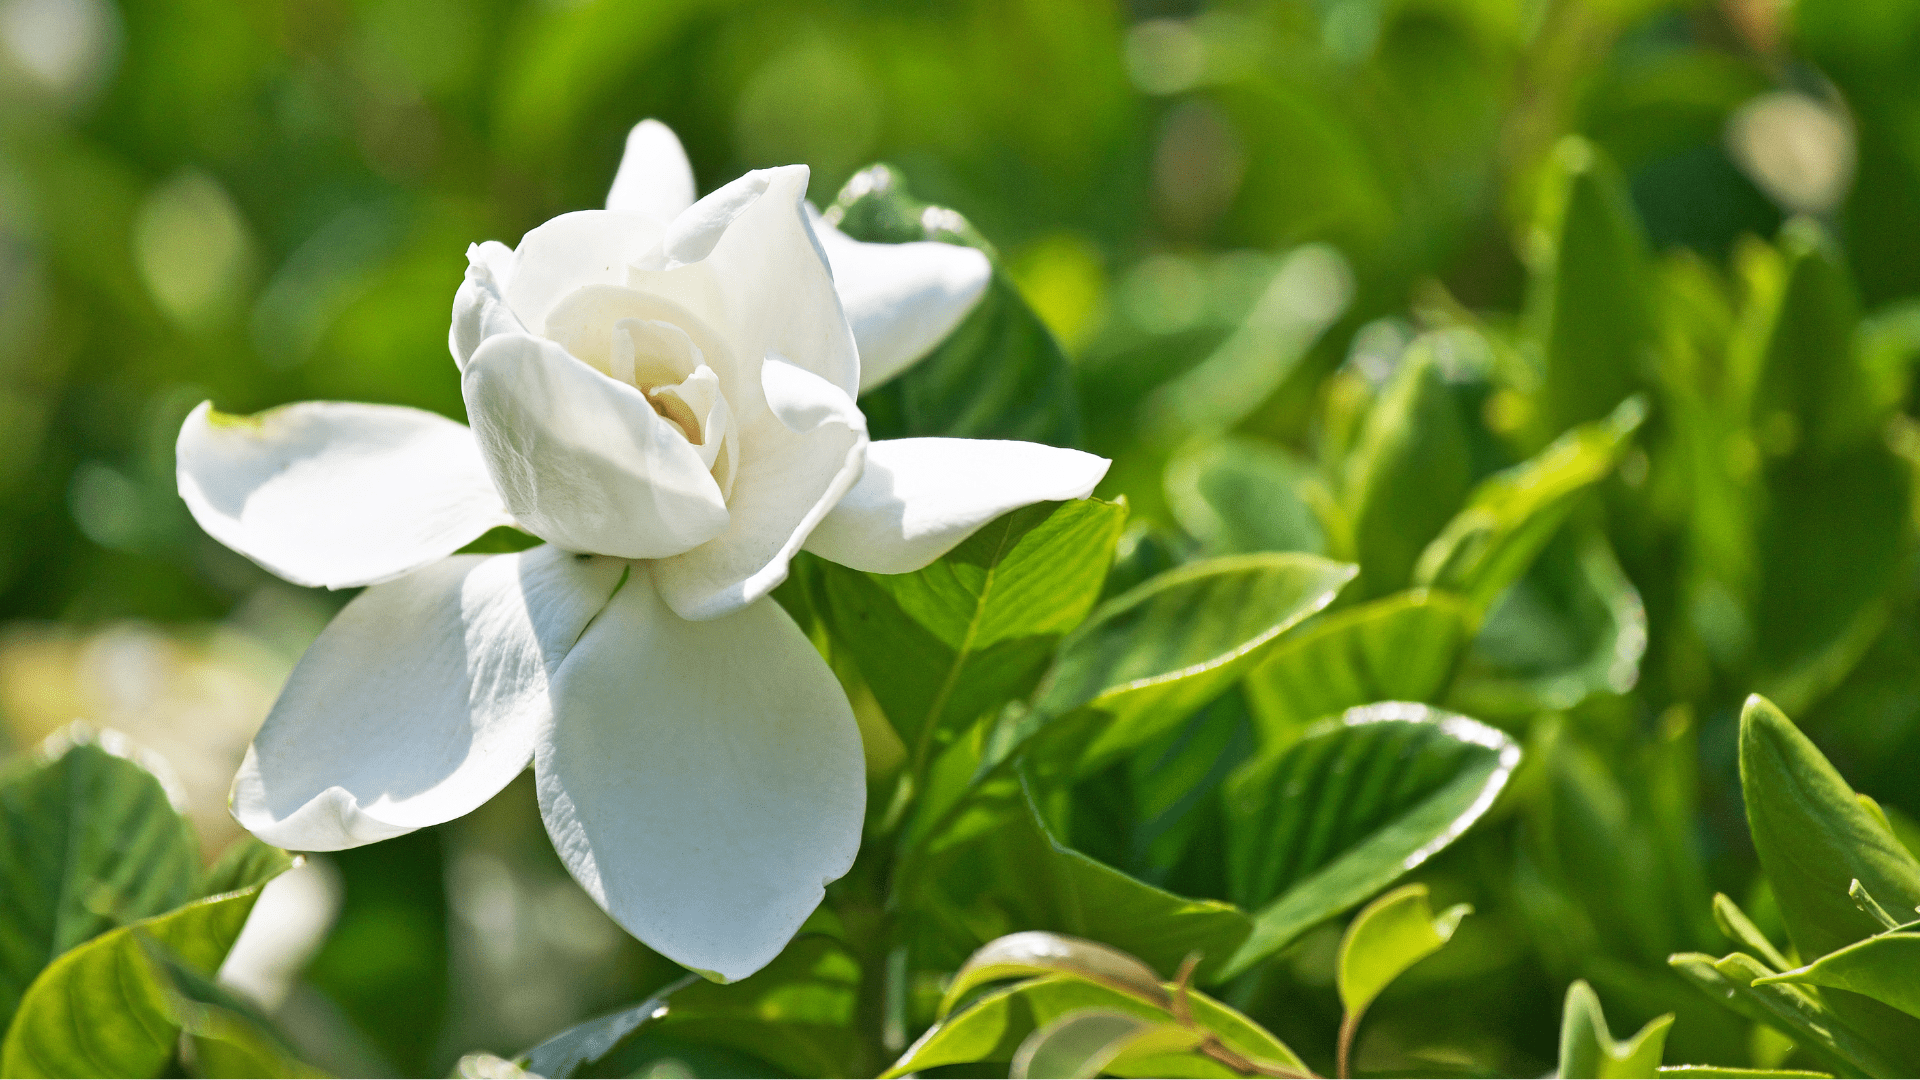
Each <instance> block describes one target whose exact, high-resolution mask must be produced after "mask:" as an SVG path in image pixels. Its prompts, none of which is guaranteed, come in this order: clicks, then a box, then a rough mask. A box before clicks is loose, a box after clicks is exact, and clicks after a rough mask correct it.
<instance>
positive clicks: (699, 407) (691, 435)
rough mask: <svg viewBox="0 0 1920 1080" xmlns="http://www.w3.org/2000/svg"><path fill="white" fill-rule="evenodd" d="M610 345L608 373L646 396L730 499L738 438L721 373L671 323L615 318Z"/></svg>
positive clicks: (737, 452) (648, 401) (736, 458)
mask: <svg viewBox="0 0 1920 1080" xmlns="http://www.w3.org/2000/svg"><path fill="white" fill-rule="evenodd" d="M611 344H612V347H611V349H610V350H609V351H608V354H607V374H609V375H611V376H613V377H614V378H616V379H619V380H620V381H621V382H624V383H627V384H629V385H631V386H633V387H634V388H635V389H637V390H639V391H640V392H641V393H642V394H644V395H645V396H646V399H647V404H649V405H651V406H653V411H654V412H655V413H657V414H659V416H660V418H661V419H663V420H665V421H666V422H667V423H669V424H672V425H673V426H674V428H675V430H677V431H679V432H680V434H681V435H683V436H685V437H686V440H687V442H688V443H689V444H690V445H692V446H693V448H694V449H695V450H696V451H698V452H699V454H700V460H701V461H703V462H705V463H706V466H707V468H708V469H709V470H711V471H712V473H713V478H714V480H715V481H717V482H718V483H719V485H720V492H721V495H722V496H723V497H730V496H731V495H732V494H733V477H734V471H735V467H736V466H737V464H738V461H739V441H740V437H739V434H738V433H737V432H735V431H734V430H733V410H732V409H730V408H729V407H728V405H727V399H726V398H725V397H724V396H722V395H721V393H720V377H719V376H718V375H716V374H714V371H713V369H712V368H710V367H708V366H707V365H706V363H705V359H706V358H705V357H704V356H702V355H701V352H700V348H699V346H697V345H695V344H694V343H693V339H692V338H690V337H688V336H687V332H686V331H684V330H682V329H680V328H679V327H678V326H675V325H674V324H672V323H670V322H663V321H660V320H657V319H633V318H627V319H618V320H615V322H614V324H613V341H612V343H611Z"/></svg>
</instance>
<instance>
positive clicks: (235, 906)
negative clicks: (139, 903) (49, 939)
mask: <svg viewBox="0 0 1920 1080" xmlns="http://www.w3.org/2000/svg"><path fill="white" fill-rule="evenodd" d="M264 884H265V883H264V882H262V883H258V884H254V885H250V886H248V887H246V888H244V889H241V890H239V891H238V892H232V893H227V894H224V895H222V896H216V897H212V898H209V899H206V900H196V901H194V902H193V903H190V904H188V905H186V906H185V907H181V908H178V909H176V910H174V911H170V912H168V913H167V914H165V915H155V916H152V917H150V918H146V919H142V920H140V921H139V922H136V923H133V924H131V925H128V926H122V927H118V928H116V929H113V930H109V931H107V932H106V933H104V934H102V935H100V936H99V937H96V938H93V939H92V940H90V941H88V942H86V943H85V944H82V945H80V946H79V947H77V948H74V949H72V950H70V951H68V952H67V953H65V954H63V955H62V956H61V957H60V958H59V959H57V960H55V961H54V962H53V963H52V964H51V965H49V966H48V967H47V969H46V970H45V971H42V972H41V973H40V976H39V977H38V978H36V979H35V980H34V981H33V984H32V985H31V986H29V987H28V988H27V992H26V995H25V996H24V997H23V998H22V999H21V1002H20V1011H19V1012H17V1013H16V1014H14V1018H13V1025H12V1027H10V1028H9V1029H8V1030H7V1038H6V1043H5V1045H4V1047H0V1072H4V1073H5V1075H7V1076H152V1075H154V1074H156V1073H158V1072H159V1071H160V1069H161V1067H162V1066H164V1065H165V1064H166V1063H167V1060H168V1059H169V1058H170V1057H172V1056H173V1049H174V1043H175V1041H176V1040H177V1039H178V1037H179V1034H180V1025H179V1022H178V1019H177V1018H176V1015H175V1013H174V1011H173V1003H172V1001H171V1000H170V999H169V997H168V992H167V991H168V988H167V987H166V986H165V985H163V984H162V983H161V982H160V981H159V979H158V977H157V975H156V973H155V971H154V969H153V967H152V965H151V963H150V962H149V960H148V958H147V955H146V950H145V947H144V946H143V945H142V939H143V938H151V939H152V940H153V941H154V942H156V943H158V944H159V945H161V946H164V947H165V948H166V949H167V950H168V951H169V952H170V953H172V954H173V955H174V956H176V957H178V958H179V960H180V961H181V962H182V963H183V964H185V965H186V966H187V967H189V968H191V969H192V970H195V971H199V972H202V973H211V972H213V971H216V970H218V969H219V967H220V963H221V961H222V960H224V959H226V955H227V950H228V949H230V948H232V947H233V942H234V939H235V938H237V937H239V936H240V928H241V927H242V926H244V925H246V921H247V916H248V914H250V913H251V912H252V911H253V905H254V902H255V901H256V900H258V899H259V897H260V890H261V888H263V887H264Z"/></svg>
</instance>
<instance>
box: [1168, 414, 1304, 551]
mask: <svg viewBox="0 0 1920 1080" xmlns="http://www.w3.org/2000/svg"><path fill="white" fill-rule="evenodd" d="M1319 483H1320V481H1319V479H1318V477H1317V476H1316V475H1315V473H1314V471H1313V470H1312V469H1311V468H1310V467H1309V466H1307V465H1306V464H1305V463H1303V462H1301V461H1299V460H1297V459H1295V458H1294V457H1293V455H1291V454H1289V453H1287V452H1286V451H1284V450H1282V449H1280V448H1279V447H1277V446H1274V445H1273V444H1271V443H1266V442H1261V441H1258V440H1254V439H1247V438H1238V437H1233V436H1228V437H1225V438H1222V439H1220V440H1218V441H1216V442H1211V443H1203V444H1200V445H1197V446H1194V447H1192V448H1190V449H1188V450H1185V451H1183V452H1182V453H1181V454H1180V455H1178V456H1177V457H1175V458H1174V459H1173V461H1171V462H1169V463H1168V465H1167V473H1166V488H1167V504H1168V505H1169V506H1170V507H1172V508H1173V515H1174V518H1175V519H1176V520H1178V521H1179V522H1180V527H1181V528H1183V529H1185V530H1187V532H1189V533H1191V534H1193V536H1194V537H1196V538H1197V539H1199V541H1200V543H1201V544H1202V545H1203V547H1204V548H1205V549H1206V551H1207V552H1208V553H1209V554H1214V555H1227V554H1233V553H1237V552H1246V551H1306V552H1312V553H1314V554H1324V553H1325V552H1326V547H1327V538H1326V532H1325V530H1324V529H1323V528H1322V527H1321V524H1320V518H1319V515H1318V514H1316V513H1315V512H1314V509H1313V506H1312V505H1311V504H1310V503H1309V502H1308V500H1307V498H1306V497H1305V496H1303V494H1302V492H1303V490H1306V489H1307V487H1308V486H1309V485H1319Z"/></svg>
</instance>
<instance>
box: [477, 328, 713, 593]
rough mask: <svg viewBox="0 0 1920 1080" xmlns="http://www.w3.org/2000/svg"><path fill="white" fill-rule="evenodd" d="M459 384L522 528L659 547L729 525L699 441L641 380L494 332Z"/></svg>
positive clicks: (591, 546)
mask: <svg viewBox="0 0 1920 1080" xmlns="http://www.w3.org/2000/svg"><path fill="white" fill-rule="evenodd" d="M460 388H461V391H462V393H463V394H464V395H465V396H466V399H467V415H468V418H469V419H471V420H472V421H473V429H474V434H475V435H476V436H477V437H478V438H479V442H480V448H481V450H482V451H483V452H484V454H485V456H486V462H487V467H488V469H489V470H490V471H491V472H492V474H493V480H494V483H495V485H497V486H498V488H499V490H500V494H501V497H502V498H504V499H505V500H506V504H507V506H508V508H509V509H511V510H512V512H513V516H514V518H515V519H516V520H517V521H518V522H519V524H520V526H521V528H524V529H526V530H527V531H528V532H531V533H533V534H534V535H535V536H538V537H540V538H541V539H543V540H547V541H550V542H552V543H554V544H558V545H559V546H561V547H563V548H566V549H567V550H569V551H585V552H591V553H593V554H596V555H617V556H619V557H621V558H625V559H657V558H661V557H663V556H667V555H677V554H679V553H680V552H683V551H686V550H688V549H689V548H692V547H694V546H695V545H696V544H700V543H702V542H703V541H706V540H708V539H710V538H712V537H714V536H717V535H719V534H720V533H721V530H723V529H725V528H726V527H727V521H728V514H727V504H726V500H725V499H723V498H722V497H721V494H720V486H719V484H717V483H715V482H714V479H713V475H712V474H711V473H709V472H708V471H707V466H706V463H705V462H703V461H701V459H700V453H699V451H698V450H696V449H694V447H693V446H692V445H691V444H689V443H688V442H687V439H686V437H685V436H684V435H682V434H681V433H680V430H679V429H678V428H676V427H674V425H673V424H671V423H670V422H668V421H666V420H664V419H662V418H661V417H660V415H659V414H658V413H656V412H654V410H653V406H652V405H650V404H648V402H647V399H646V397H645V396H644V395H643V394H641V392H640V391H639V390H637V389H635V388H634V387H633V386H631V385H629V384H627V383H623V382H619V381H617V380H615V379H612V378H609V377H608V376H606V375H603V374H601V373H600V372H598V371H595V370H594V369H593V368H591V367H589V366H587V364H586V363H584V362H582V361H580V360H578V359H575V358H574V357H572V356H570V355H568V354H567V351H566V350H565V349H563V348H561V347H560V346H559V345H557V344H555V343H554V342H551V341H547V340H544V339H541V338H530V337H522V336H518V335H512V334H502V335H498V336H496V337H492V338H488V339H487V341H486V342H485V343H484V344H482V345H481V346H480V348H479V350H478V351H476V352H475V353H474V354H473V359H472V360H470V361H468V363H467V370H466V373H465V374H464V375H463V376H462V377H461V380H460Z"/></svg>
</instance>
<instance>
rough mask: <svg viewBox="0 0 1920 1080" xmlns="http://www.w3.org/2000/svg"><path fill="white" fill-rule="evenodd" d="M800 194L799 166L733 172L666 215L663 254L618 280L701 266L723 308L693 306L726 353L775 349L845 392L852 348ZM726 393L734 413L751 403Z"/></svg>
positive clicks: (803, 188) (851, 381)
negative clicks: (734, 176) (682, 209)
mask: <svg viewBox="0 0 1920 1080" xmlns="http://www.w3.org/2000/svg"><path fill="white" fill-rule="evenodd" d="M806 194H807V167H806V166H804V165H788V166H785V167H783V168H778V169H763V170H759V171H756V172H750V173H748V174H746V175H745V176H742V177H741V178H739V179H738V180H735V181H734V182H733V183H731V184H728V185H727V186H725V187H723V188H721V189H719V190H718V191H715V192H714V193H713V194H711V195H708V196H707V197H706V198H704V199H701V200H700V201H699V202H697V203H695V204H693V206H692V207H691V208H689V209H688V210H687V212H686V213H684V214H681V215H680V216H679V217H678V218H675V219H674V221H673V223H672V224H671V225H669V226H667V232H666V236H665V237H664V239H662V241H661V247H660V258H661V260H663V261H661V262H660V263H659V265H651V264H649V263H648V262H645V261H643V262H642V263H641V264H639V266H638V267H637V272H636V273H635V274H634V275H632V276H631V277H630V278H629V279H628V281H627V284H630V285H632V286H634V287H635V288H640V289H646V288H647V287H648V281H647V277H648V275H649V274H650V273H652V272H657V271H660V270H669V271H671V270H674V269H677V268H679V267H682V266H687V265H692V264H700V265H703V266H705V267H706V268H707V272H708V274H709V275H710V280H711V282H712V287H714V288H716V289H717V290H718V294H719V301H720V304H721V306H722V308H723V311H722V312H720V313H717V314H712V315H708V313H706V312H702V313H701V314H703V315H708V317H709V318H710V319H711V320H712V321H713V322H714V324H715V325H716V326H719V327H721V328H722V329H723V330H724V331H725V333H727V335H728V336H729V338H730V339H731V341H732V343H733V351H734V354H735V355H736V356H738V357H739V358H740V359H742V360H745V361H749V362H751V361H752V360H754V359H756V358H758V357H763V356H767V355H769V354H777V355H779V356H782V357H785V358H786V360H787V361H788V362H789V363H792V364H795V365H797V366H799V367H801V368H804V369H806V370H807V371H811V372H813V373H814V374H815V375H818V376H820V377H821V378H823V379H825V380H827V381H828V382H830V383H832V384H833V385H835V386H837V387H839V388H840V389H842V390H844V391H846V393H847V396H848V397H853V396H854V395H856V394H857V393H858V392H859V383H860V356H859V352H858V351H857V350H856V348H855V346H854V342H853V333H852V331H851V330H849V329H848V327H847V319H846V315H845V313H844V312H842V310H841V308H840V297H839V294H838V293H836V292H835V291H834V285H833V273H832V271H831V270H829V269H828V267H827V257H826V253H825V252H824V251H822V250H821V248H820V242H819V240H818V238H816V237H815V236H814V232H813V226H812V225H811V224H810V223H809V222H808V220H807V206H806ZM716 370H717V369H716ZM721 374H722V376H723V377H725V375H726V373H725V372H722V373H721ZM752 376H753V373H752V372H751V371H749V372H748V373H747V377H748V378H749V379H751V378H752ZM727 396H728V397H729V398H730V399H733V406H734V409H735V411H736V412H752V411H754V410H753V409H752V408H751V407H750V404H749V403H747V402H743V401H742V400H740V399H738V398H736V396H735V393H734V391H733V389H732V388H731V387H729V389H728V395H727Z"/></svg>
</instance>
